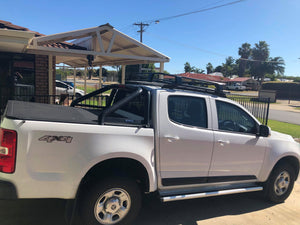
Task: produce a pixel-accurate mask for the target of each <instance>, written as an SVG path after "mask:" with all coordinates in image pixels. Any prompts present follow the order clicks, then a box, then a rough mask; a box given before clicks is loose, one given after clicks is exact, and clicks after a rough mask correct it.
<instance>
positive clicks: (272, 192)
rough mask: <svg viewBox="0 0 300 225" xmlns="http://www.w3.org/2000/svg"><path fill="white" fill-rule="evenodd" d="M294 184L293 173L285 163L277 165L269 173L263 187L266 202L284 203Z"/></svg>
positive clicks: (291, 168) (290, 167)
mask: <svg viewBox="0 0 300 225" xmlns="http://www.w3.org/2000/svg"><path fill="white" fill-rule="evenodd" d="M294 182H295V171H294V169H293V167H292V166H290V165H289V164H287V163H282V164H280V165H278V166H277V167H276V168H275V169H274V170H273V172H272V173H271V175H270V177H269V179H268V181H267V182H266V185H265V195H266V197H267V199H268V200H270V201H272V202H275V203H280V202H284V200H286V199H287V198H288V197H289V195H290V194H291V192H292V190H293V187H294Z"/></svg>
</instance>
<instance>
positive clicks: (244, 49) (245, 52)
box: [238, 42, 252, 77]
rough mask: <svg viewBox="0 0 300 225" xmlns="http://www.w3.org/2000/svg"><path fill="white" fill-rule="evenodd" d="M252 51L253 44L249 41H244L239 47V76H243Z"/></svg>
mask: <svg viewBox="0 0 300 225" xmlns="http://www.w3.org/2000/svg"><path fill="white" fill-rule="evenodd" d="M251 53H252V49H251V45H250V44H249V43H247V42H246V43H244V44H242V46H241V47H240V48H239V55H240V56H241V57H240V60H239V62H238V64H239V69H238V75H239V77H243V76H244V74H245V71H246V68H247V65H248V60H247V59H249V57H250V56H251Z"/></svg>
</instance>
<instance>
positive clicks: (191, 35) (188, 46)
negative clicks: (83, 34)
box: [0, 0, 300, 76]
mask: <svg viewBox="0 0 300 225" xmlns="http://www.w3.org/2000/svg"><path fill="white" fill-rule="evenodd" d="M233 1H235V0H185V1H182V0H140V1H138V0H126V1H124V0H110V1H107V0H106V1H103V0H85V1H79V0H73V1H69V0H60V1H59V0H52V1H46V0H26V1H25V0H23V1H21V0H10V1H4V0H2V2H1V8H0V15H1V16H0V20H5V21H9V22H11V23H13V24H16V25H19V26H24V27H27V28H29V29H30V30H33V31H37V32H40V33H43V34H46V35H47V34H55V33H60V32H66V31H72V30H79V29H84V28H89V27H95V26H99V25H102V24H105V23H110V24H111V25H112V26H114V27H115V28H116V29H117V30H119V31H121V32H123V33H125V34H127V35H129V36H131V37H132V38H135V39H137V40H139V33H137V30H138V27H137V26H134V25H133V24H134V23H136V22H138V23H139V22H149V21H155V20H157V19H160V18H164V17H168V16H174V15H178V14H182V13H187V12H192V11H197V10H201V9H205V8H209V7H212V6H216V5H222V4H226V3H229V2H233ZM299 12H300V1H299V0H244V1H242V2H239V3H237V4H233V5H229V6H226V7H222V8H217V9H213V10H209V11H205V12H201V13H195V14H191V15H188V16H183V17H177V18H173V19H169V20H161V21H160V22H159V23H158V24H155V23H151V24H150V26H149V27H147V28H146V31H145V32H144V33H143V43H144V44H146V45H148V46H150V47H151V48H154V49H156V50H157V51H159V52H161V53H163V54H165V55H167V56H169V57H170V58H171V60H170V62H169V63H166V64H165V70H167V71H168V72H170V73H181V72H184V64H185V62H189V63H190V64H191V65H192V66H195V67H197V68H201V69H205V68H206V64H207V63H208V62H210V63H212V64H213V66H214V67H216V66H218V65H221V64H222V63H224V62H225V58H226V57H228V56H232V57H233V58H235V59H238V58H239V55H238V48H239V47H240V46H241V45H242V44H243V43H245V42H248V43H250V44H251V46H252V47H253V46H254V44H255V43H258V42H259V41H266V42H267V43H268V44H269V48H270V56H271V57H276V56H281V57H282V58H283V59H284V61H285V64H286V67H285V75H286V76H300V70H299V69H300V59H299V58H300V13H299Z"/></svg>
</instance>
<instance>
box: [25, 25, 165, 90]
mask: <svg viewBox="0 0 300 225" xmlns="http://www.w3.org/2000/svg"><path fill="white" fill-rule="evenodd" d="M65 41H68V42H71V43H73V44H75V45H76V46H79V48H76V49H74V48H58V47H53V44H55V43H63V42H65ZM26 52H27V53H32V54H40V55H48V56H49V81H50V80H52V78H53V77H51V76H53V75H51V74H53V73H52V71H50V70H51V68H52V66H53V62H52V57H51V56H56V63H58V64H59V63H64V64H67V65H69V66H70V67H73V68H74V73H75V70H76V68H85V87H86V71H87V67H88V66H89V62H88V59H87V57H88V56H89V57H91V56H92V57H93V58H94V59H93V61H92V65H93V66H99V67H100V77H99V82H100V86H101V80H102V74H101V73H102V66H113V65H121V66H122V83H124V82H125V66H126V65H133V64H148V63H160V72H163V70H164V63H165V62H169V61H170V58H169V57H167V56H166V55H163V54H162V53H160V52H158V51H156V50H154V49H152V48H150V47H148V46H146V45H144V44H143V43H141V42H139V41H137V40H135V39H133V38H131V37H129V36H127V35H125V34H123V33H122V32H120V31H118V30H116V29H115V28H113V27H112V26H111V25H110V24H105V25H101V26H98V27H92V28H87V29H82V30H76V31H70V32H64V33H59V34H53V35H46V36H39V37H34V38H32V41H31V42H30V43H29V45H27V49H26ZM74 81H75V76H74ZM51 90H53V88H52V87H49V94H51V92H52V91H51Z"/></svg>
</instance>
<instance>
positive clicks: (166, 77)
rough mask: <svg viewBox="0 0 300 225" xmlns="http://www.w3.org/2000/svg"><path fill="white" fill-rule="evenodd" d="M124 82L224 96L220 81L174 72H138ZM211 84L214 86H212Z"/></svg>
mask: <svg viewBox="0 0 300 225" xmlns="http://www.w3.org/2000/svg"><path fill="white" fill-rule="evenodd" d="M126 83H127V84H143V85H151V86H160V87H162V88H167V89H182V90H190V91H196V92H204V93H209V94H214V95H217V96H220V97H226V94H225V93H224V92H223V86H224V84H222V83H218V82H213V81H208V80H201V79H194V78H189V77H182V76H178V75H174V74H166V73H139V74H136V75H135V76H131V80H128V81H126ZM211 86H214V87H213V88H212V87H211Z"/></svg>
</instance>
